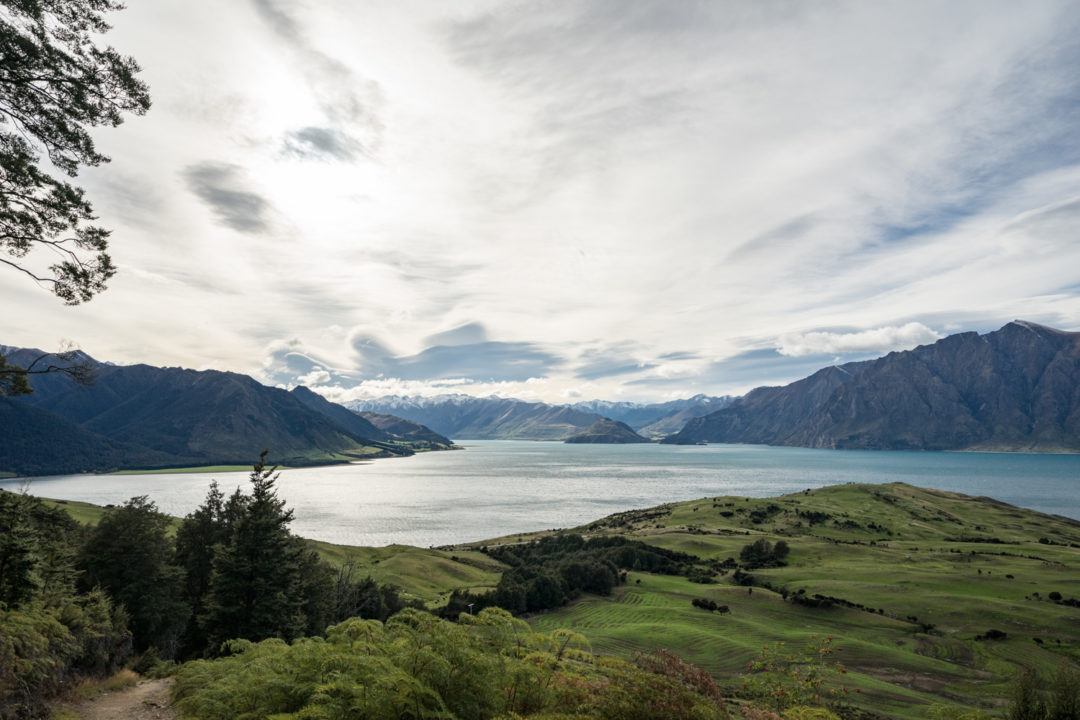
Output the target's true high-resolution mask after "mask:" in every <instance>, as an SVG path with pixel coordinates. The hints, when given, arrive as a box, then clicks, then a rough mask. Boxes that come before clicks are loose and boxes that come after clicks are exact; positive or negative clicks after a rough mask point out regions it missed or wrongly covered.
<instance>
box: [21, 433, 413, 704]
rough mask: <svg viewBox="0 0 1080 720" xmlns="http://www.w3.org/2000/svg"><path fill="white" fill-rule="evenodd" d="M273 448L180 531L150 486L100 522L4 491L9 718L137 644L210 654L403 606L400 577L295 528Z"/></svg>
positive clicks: (173, 653) (131, 652)
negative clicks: (339, 560)
mask: <svg viewBox="0 0 1080 720" xmlns="http://www.w3.org/2000/svg"><path fill="white" fill-rule="evenodd" d="M264 458H265V453H264V454H263V457H262V458H260V460H259V462H258V463H256V464H255V466H254V468H253V470H252V472H251V475H250V480H251V489H250V492H248V493H245V492H242V491H241V490H240V489H237V490H236V492H234V493H233V494H232V495H230V496H228V497H226V496H225V495H224V494H223V493H222V492H221V490H220V489H219V488H218V486H217V484H216V483H211V486H210V490H209V492H208V494H207V496H206V499H205V501H204V502H203V504H202V505H200V506H199V508H197V509H196V510H195V511H194V512H192V513H191V514H189V515H188V516H187V517H185V518H184V519H183V520H182V521H181V522H180V523H179V526H177V527H175V533H173V532H172V531H173V528H174V520H173V519H172V518H170V517H169V516H167V515H165V514H164V513H162V512H160V511H159V510H158V509H157V507H156V506H155V505H154V503H153V502H151V501H150V500H148V499H147V498H146V497H135V498H132V499H130V500H129V501H128V502H126V503H124V504H123V505H121V506H118V507H114V508H111V509H109V510H108V511H107V512H106V513H105V515H104V516H103V517H102V518H101V520H100V521H99V522H98V524H97V525H96V526H94V527H92V528H87V527H84V526H82V525H80V524H79V523H78V522H76V521H75V520H73V519H72V518H71V516H70V515H69V514H68V513H66V512H64V511H63V510H62V509H59V508H55V507H51V506H49V505H48V504H46V503H45V502H43V501H41V500H40V499H38V498H34V497H31V496H29V495H27V494H25V493H22V494H18V493H11V492H4V491H0V719H3V720H6V719H7V718H9V717H12V718H14V717H28V716H32V715H34V714H35V713H37V712H38V711H39V710H40V705H41V702H42V700H43V698H45V697H48V696H49V695H51V694H53V693H55V692H56V691H58V690H59V689H60V688H62V687H63V685H64V684H65V683H66V682H67V681H68V680H70V679H71V678H72V677H74V676H76V675H101V674H107V673H109V672H113V671H115V670H116V669H117V668H118V667H120V666H121V665H123V664H124V663H125V662H131V661H132V659H133V656H134V659H137V660H141V662H142V663H143V664H144V665H145V664H148V663H152V662H154V661H156V660H157V659H159V658H160V659H178V660H182V659H190V658H195V657H210V656H214V655H216V654H218V653H219V650H220V648H221V647H222V644H223V643H224V642H225V641H227V640H231V639H233V638H246V639H248V640H251V641H259V640H263V639H266V638H281V639H283V640H286V641H291V640H293V639H295V638H298V637H301V636H311V635H318V634H321V633H323V632H324V631H325V629H326V628H327V627H328V626H329V625H331V624H333V623H337V622H340V621H341V620H344V619H346V618H349V617H361V618H371V619H376V620H385V619H387V618H388V617H389V616H390V615H392V614H393V613H395V612H397V611H399V610H400V609H402V608H403V607H404V606H405V603H404V602H403V601H402V599H401V598H400V597H399V596H398V593H397V591H396V590H395V589H394V588H391V587H388V586H380V585H378V584H377V583H376V582H375V581H374V580H372V579H371V578H370V577H368V578H357V577H354V574H353V571H352V569H351V568H349V567H346V568H342V569H340V570H335V569H333V568H332V567H331V566H330V565H329V564H328V563H326V562H325V561H323V560H321V559H320V558H319V557H318V556H317V554H316V553H315V551H313V550H311V549H310V548H309V547H308V546H307V544H306V543H305V541H304V540H303V539H302V538H299V537H297V536H296V535H293V534H292V532H291V531H290V529H289V524H290V522H291V521H292V517H293V514H292V510H290V509H287V508H286V507H285V501H284V500H282V499H281V498H279V497H278V496H277V492H276V489H275V483H276V480H277V474H276V472H275V469H274V468H268V467H266V465H265V464H264ZM140 656H141V657H140Z"/></svg>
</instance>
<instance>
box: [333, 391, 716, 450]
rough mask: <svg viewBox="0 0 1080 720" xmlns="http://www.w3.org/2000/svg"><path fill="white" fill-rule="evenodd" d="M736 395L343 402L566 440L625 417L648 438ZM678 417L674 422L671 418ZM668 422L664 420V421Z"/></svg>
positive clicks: (486, 435) (495, 433)
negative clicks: (564, 401) (557, 401)
mask: <svg viewBox="0 0 1080 720" xmlns="http://www.w3.org/2000/svg"><path fill="white" fill-rule="evenodd" d="M732 400H733V398H730V397H722V398H716V397H709V396H705V395H696V396H694V397H692V398H687V399H683V400H671V401H668V402H663V403H632V402H608V401H603V400H592V401H587V402H578V403H574V404H571V405H551V404H548V403H540V402H525V401H522V400H515V399H512V398H502V397H494V396H492V397H486V398H478V397H474V396H472V395H463V394H452V395H437V396H434V397H412V396H401V395H387V396H384V397H380V398H374V399H368V400H353V401H350V402H346V403H344V405H345V406H346V407H348V408H349V409H351V410H353V411H355V412H359V413H365V412H379V413H392V414H394V415H398V416H400V417H403V418H407V419H409V420H412V421H414V422H418V423H422V424H424V425H426V426H428V427H429V428H431V429H433V430H435V431H436V432H440V433H443V434H445V435H449V436H450V437H454V438H458V439H470V440H565V439H566V438H568V437H570V436H572V435H574V434H576V433H580V432H582V431H584V430H586V429H588V428H589V427H590V426H592V425H593V424H594V423H596V422H598V421H599V420H601V419H603V418H604V417H608V418H611V419H612V420H617V421H620V422H625V423H626V424H627V425H629V426H630V427H632V428H634V429H635V430H640V429H642V428H649V431H648V432H643V434H645V435H646V436H647V437H652V436H655V435H664V434H667V433H673V432H675V431H677V430H679V429H680V428H681V427H682V426H683V424H685V422H686V419H688V418H690V417H697V416H699V415H704V414H706V413H708V412H710V411H711V410H714V409H716V408H717V407H723V406H726V405H727V404H728V403H730V402H731V401H732ZM677 416H680V419H677V420H674V421H672V420H671V418H675V417H677ZM664 423H666V425H665V424H664Z"/></svg>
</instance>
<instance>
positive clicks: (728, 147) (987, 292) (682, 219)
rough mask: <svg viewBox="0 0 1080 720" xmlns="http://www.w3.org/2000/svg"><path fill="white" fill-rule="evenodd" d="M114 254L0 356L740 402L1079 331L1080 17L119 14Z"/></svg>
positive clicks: (966, 12)
mask: <svg viewBox="0 0 1080 720" xmlns="http://www.w3.org/2000/svg"><path fill="white" fill-rule="evenodd" d="M112 20H113V23H114V29H113V31H112V32H111V33H109V35H107V36H106V38H107V41H108V43H109V44H112V45H114V46H115V47H116V48H118V49H119V50H121V51H122V52H125V53H129V54H131V55H133V56H135V57H136V58H137V60H138V61H139V63H140V64H141V65H142V67H143V73H142V77H143V78H144V79H145V80H146V81H147V82H148V83H149V85H150V89H151V95H152V98H153V102H154V106H153V108H152V109H151V111H150V113H149V114H148V115H147V116H145V117H143V118H131V119H129V120H128V121H127V122H126V123H125V124H124V125H122V126H121V127H119V128H116V129H112V128H109V129H102V130H100V131H99V132H97V133H96V135H95V137H97V138H98V142H99V147H100V149H102V150H103V151H104V152H106V153H107V154H109V155H111V157H112V158H113V162H112V163H111V164H109V165H106V166H102V167H101V168H97V169H91V170H84V171H83V172H82V173H81V174H80V176H79V182H80V183H81V184H82V185H83V186H85V187H86V188H87V191H88V193H89V194H90V197H91V198H92V200H93V201H94V204H95V209H96V210H97V212H98V215H99V216H100V218H101V223H102V224H104V225H105V226H107V227H110V228H112V229H113V230H114V233H113V239H112V242H111V254H112V256H113V259H114V261H115V262H116V264H117V265H118V266H119V267H120V271H119V273H118V275H117V276H116V277H115V278H114V279H113V280H112V282H111V284H110V287H109V289H108V290H107V291H106V292H105V293H103V294H102V295H100V296H99V297H98V298H96V299H94V300H93V301H92V302H90V303H88V304H85V305H83V306H79V307H76V308H71V307H65V306H63V305H62V304H61V303H60V302H59V301H57V300H56V299H55V298H53V297H52V296H50V295H49V294H48V293H47V292H46V291H44V290H42V289H40V288H37V287H36V286H34V285H33V284H32V283H30V282H29V281H28V280H26V279H25V278H24V277H23V276H21V275H18V274H16V273H13V272H5V273H4V274H3V275H0V302H2V303H3V304H4V306H5V307H8V308H12V307H15V308H18V309H19V311H18V312H7V313H5V331H4V336H3V337H2V338H0V342H4V343H7V344H10V345H20V346H30V347H40V348H44V349H47V350H52V349H56V348H57V346H58V345H59V344H60V343H61V342H62V341H64V340H71V341H74V342H75V343H77V344H78V345H79V346H80V347H82V348H83V349H84V350H86V351H87V352H88V353H90V354H91V355H93V356H94V357H96V358H98V359H101V360H108V361H113V362H117V363H132V362H147V363H151V364H155V365H170V366H172V365H180V366H185V367H192V368H199V369H203V368H215V369H221V370H234V371H238V372H244V373H249V374H252V375H254V376H255V377H257V378H259V379H260V380H262V381H264V382H267V383H270V384H281V385H285V386H289V385H292V384H296V383H305V384H308V385H309V386H310V387H313V388H314V389H316V390H318V391H320V392H322V393H324V394H326V395H328V396H329V397H331V398H333V399H348V398H352V397H360V396H369V395H380V394H388V393H407V394H432V393H436V392H465V393H470V394H482V395H486V394H490V393H497V394H500V395H507V396H516V397H523V398H529V399H534V398H535V399H543V400H549V401H567V400H575V399H590V398H604V399H613V400H614V399H631V400H649V399H665V398H669V397H683V396H688V395H692V394H695V393H699V392H705V393H711V394H724V393H741V392H744V391H745V390H747V389H749V388H751V387H754V386H756V385H761V384H776V383H780V382H787V381H790V380H793V379H797V378H799V377H802V376H804V375H807V374H809V373H810V372H812V371H813V370H815V369H817V368H820V367H822V366H825V365H828V364H831V363H834V362H838V361H846V360H850V359H857V358H866V357H873V356H876V355H880V354H883V353H885V352H888V351H890V350H894V349H907V348H911V347H914V346H916V345H918V344H923V343H927V342H932V341H934V340H935V339H937V338H939V337H943V336H944V335H947V334H950V333H953V332H957V331H961V330H977V331H980V332H985V331H989V330H994V329H997V328H998V327H1000V326H1001V325H1003V324H1005V323H1006V322H1008V321H1009V320H1012V319H1015V318H1023V319H1027V320H1032V321H1035V322H1041V323H1044V324H1047V325H1051V326H1054V327H1058V328H1062V329H1068V330H1080V4H1077V3H1076V2H1075V0H1062V1H1060V2H1053V1H1046V2H1040V1H1038V0H1035V1H1028V2H1023V3H1020V2H1015V0H1007V1H1003V2H994V1H993V0H972V1H971V2H964V1H963V0H949V2H940V1H934V2H918V1H912V0H903V1H900V2H865V1H862V0H860V1H853V2H828V1H822V2H812V1H800V2H786V1H778V2H768V1H763V0H740V1H739V2H721V1H719V0H716V1H709V2H692V1H690V0H686V1H672V0H655V1H651V2H647V1H641V0H595V1H582V2H471V1H470V2H463V1H458V0H455V2H438V1H436V0H428V1H427V2H408V1H403V0H385V1H384V0H358V1H357V2H334V1H331V0H246V1H243V2H242V1H240V0H236V1H235V2H221V1H220V0H213V1H211V0H185V1H184V2H156V1H155V2H132V3H130V7H129V8H128V9H126V10H124V11H122V12H120V13H118V14H115V15H113V16H112Z"/></svg>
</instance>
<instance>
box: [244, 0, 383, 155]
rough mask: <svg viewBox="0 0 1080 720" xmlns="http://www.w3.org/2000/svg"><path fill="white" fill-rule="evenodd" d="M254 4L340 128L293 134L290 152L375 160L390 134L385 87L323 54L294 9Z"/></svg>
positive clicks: (279, 3) (274, 2) (269, 0)
mask: <svg viewBox="0 0 1080 720" xmlns="http://www.w3.org/2000/svg"><path fill="white" fill-rule="evenodd" d="M252 4H253V6H254V7H255V10H256V12H257V13H258V15H259V17H260V18H262V20H263V21H264V22H265V23H266V25H267V26H268V27H269V28H270V29H271V30H272V31H273V32H274V33H275V34H276V35H277V37H278V38H280V39H281V40H282V41H284V42H285V44H286V45H287V46H288V47H289V48H291V49H292V51H293V52H294V53H295V54H296V56H297V58H298V59H299V61H300V70H301V72H302V73H303V74H304V76H305V77H306V78H307V82H308V86H309V87H310V89H311V92H312V93H313V95H314V96H315V100H316V101H317V102H318V104H319V107H320V108H321V109H322V112H323V114H324V115H325V116H326V118H327V120H329V121H330V122H331V123H333V124H334V125H336V127H335V128H332V129H328V128H316V127H307V128H303V129H301V130H298V131H294V132H293V133H290V134H289V136H288V139H287V141H286V147H287V148H288V147H291V148H294V149H300V150H302V149H304V148H308V149H309V150H310V149H315V150H317V151H319V153H321V156H324V157H325V156H326V155H330V156H333V157H337V158H339V159H344V157H343V154H347V155H349V157H350V158H351V157H352V156H354V155H355V154H361V155H365V156H368V157H373V156H374V155H375V154H376V153H377V151H378V149H379V147H380V145H381V144H382V135H383V132H384V130H385V127H384V124H383V121H382V119H381V117H380V113H379V109H380V107H381V106H382V104H383V91H382V88H381V87H380V85H379V84H378V83H377V82H375V81H373V80H370V79H368V78H365V77H363V76H362V75H360V74H359V73H358V72H357V71H356V70H355V69H353V68H352V67H350V66H349V65H347V64H346V63H344V62H342V61H341V60H338V59H337V58H334V57H332V56H330V55H328V54H327V53H326V52H324V51H323V50H322V49H321V48H320V47H319V44H318V43H317V42H315V41H313V40H312V39H311V38H310V37H309V36H308V33H307V32H306V30H305V28H304V27H303V26H302V25H301V23H300V22H299V21H298V20H297V19H296V16H295V15H294V14H293V13H292V12H290V10H291V7H290V6H291V5H292V3H290V2H288V1H287V0H252ZM310 155H311V153H310V152H309V153H308V156H310Z"/></svg>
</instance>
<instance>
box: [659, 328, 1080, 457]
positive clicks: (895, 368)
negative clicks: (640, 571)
mask: <svg viewBox="0 0 1080 720" xmlns="http://www.w3.org/2000/svg"><path fill="white" fill-rule="evenodd" d="M665 442H670V443H680V444H690V443H699V442H735V443H763V444H770V445H794V446H801V447H819V448H864V449H894V450H1009V451H1036V452H1062V451H1080V333H1076V332H1063V331H1060V330H1055V329H1053V328H1048V327H1044V326H1042V325H1037V324H1035V323H1030V322H1025V321H1020V320H1018V321H1015V322H1011V323H1009V324H1008V325H1006V326H1004V327H1003V328H1001V329H1000V330H997V331H996V332H992V333H987V334H986V335H979V334H978V333H974V332H968V333H960V334H958V335H951V336H949V337H947V338H944V339H942V340H940V341H938V342H936V343H933V344H932V345H923V346H920V347H918V348H915V349H914V350H907V351H903V352H893V353H889V354H888V355H886V356H884V357H881V358H878V359H877V360H869V361H866V362H860V363H849V364H847V365H841V366H837V367H829V368H825V369H823V370H820V371H818V372H817V373H814V374H813V375H811V376H810V377H808V378H805V379H803V380H800V381H798V382H795V383H792V384H790V385H787V386H785V387H769V388H758V389H756V390H753V391H752V392H750V393H748V394H747V395H746V396H745V397H743V398H740V399H738V400H736V401H735V402H733V403H732V404H731V405H730V406H728V407H727V408H724V409H722V410H719V411H717V412H714V413H711V414H709V415H706V416H704V417H701V418H697V419H695V420H691V421H690V422H688V423H687V425H686V427H685V428H683V429H682V430H681V431H680V432H678V433H677V434H675V435H673V436H671V437H669V438H667V439H666V440H665Z"/></svg>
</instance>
